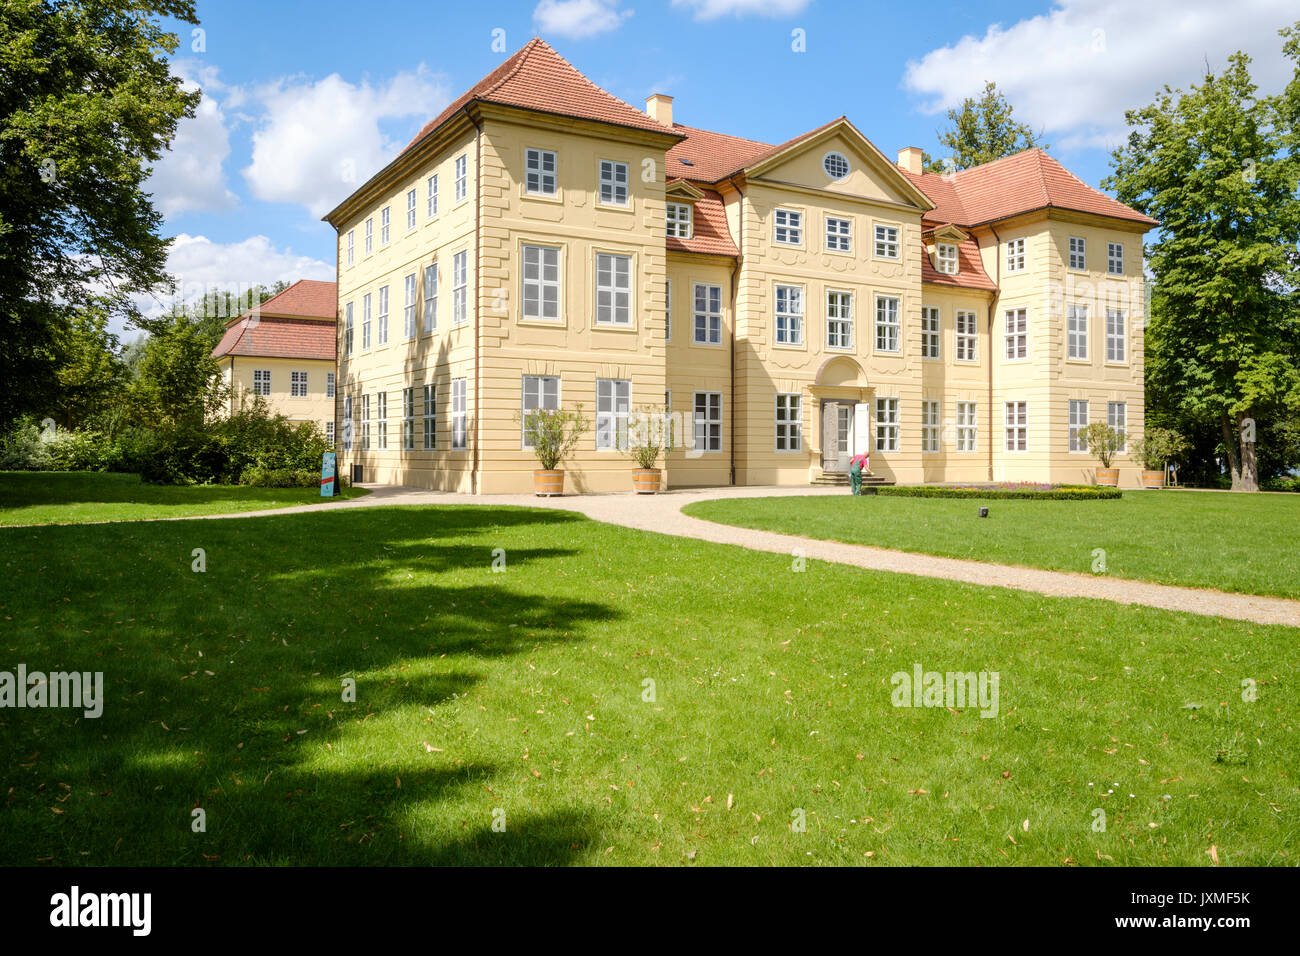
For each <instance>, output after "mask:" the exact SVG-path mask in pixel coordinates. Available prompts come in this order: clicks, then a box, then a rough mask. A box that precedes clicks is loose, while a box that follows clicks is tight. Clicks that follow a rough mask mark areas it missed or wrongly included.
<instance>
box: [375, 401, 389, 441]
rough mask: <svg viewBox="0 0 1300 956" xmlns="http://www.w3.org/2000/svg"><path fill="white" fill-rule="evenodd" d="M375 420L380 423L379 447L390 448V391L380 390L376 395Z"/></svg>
mask: <svg viewBox="0 0 1300 956" xmlns="http://www.w3.org/2000/svg"><path fill="white" fill-rule="evenodd" d="M375 398H376V402H375V420H376V423H377V424H378V425H379V447H380V449H381V450H384V451H386V450H387V449H388V393H387V392H380V393H379V394H378V395H376V396H375Z"/></svg>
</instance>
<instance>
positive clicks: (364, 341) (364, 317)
mask: <svg viewBox="0 0 1300 956" xmlns="http://www.w3.org/2000/svg"><path fill="white" fill-rule="evenodd" d="M370 311H371V299H370V293H369V292H367V293H366V294H365V295H363V296H362V297H361V351H363V352H364V351H366V350H367V349H369V348H370Z"/></svg>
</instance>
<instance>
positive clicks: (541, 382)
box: [520, 375, 560, 448]
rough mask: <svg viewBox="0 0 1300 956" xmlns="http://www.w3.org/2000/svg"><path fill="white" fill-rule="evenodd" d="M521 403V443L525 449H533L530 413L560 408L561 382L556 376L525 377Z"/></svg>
mask: <svg viewBox="0 0 1300 956" xmlns="http://www.w3.org/2000/svg"><path fill="white" fill-rule="evenodd" d="M523 392H524V393H523V400H522V403H521V415H520V418H521V421H520V441H521V442H522V444H523V447H524V448H532V447H533V439H532V435H531V434H530V432H529V428H528V413H529V412H531V411H533V410H534V409H539V408H540V409H547V410H551V411H554V410H556V409H558V408H559V407H560V380H559V378H558V377H556V376H554V375H525V376H524V385H523Z"/></svg>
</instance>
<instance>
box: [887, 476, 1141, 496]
mask: <svg viewBox="0 0 1300 956" xmlns="http://www.w3.org/2000/svg"><path fill="white" fill-rule="evenodd" d="M864 490H866V489H864ZM874 490H875V493H876V494H878V495H892V496H893V497H896V498H1026V499H1037V500H1040V501H1095V500H1105V499H1111V498H1122V497H1123V496H1124V493H1123V492H1122V491H1120V490H1119V489H1118V488H1106V487H1102V486H1099V485H1052V484H1045V483H1041V482H1032V481H1022V482H1001V483H1000V484H994V485H897V486H893V487H890V486H886V487H883V488H876V489H874Z"/></svg>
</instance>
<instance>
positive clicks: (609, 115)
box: [402, 37, 673, 153]
mask: <svg viewBox="0 0 1300 956" xmlns="http://www.w3.org/2000/svg"><path fill="white" fill-rule="evenodd" d="M475 101H478V102H483V103H497V104H499V105H501V106H515V107H519V108H521V109H527V110H537V111H539V112H543V113H555V114H557V115H560V116H573V117H577V118H579V119H588V120H595V121H596V122H599V123H612V124H614V125H615V126H626V127H630V128H632V129H641V130H648V131H652V132H655V133H663V134H665V135H669V136H671V135H673V131H672V130H670V129H668V128H667V127H666V126H664V125H662V124H660V123H659V122H658V121H657V120H654V119H651V118H650V117H649V116H647V115H646V114H645V113H643V112H642V111H641V110H639V109H637V108H636V107H635V106H632V105H630V104H628V103H625V102H623V101H622V100H620V99H619V98H618V97H617V96H615V95H614V94H613V93H609V92H607V91H606V90H603V89H601V88H600V87H599V86H597V85H596V84H595V83H593V82H591V80H589V79H587V78H586V77H585V76H583V75H582V73H581V72H579V71H578V69H577V68H576V67H575V66H573V64H571V63H570V62H569V61H568V60H566V59H565V58H564V57H562V56H560V54H558V53H556V52H555V50H554V49H553V48H552V47H551V46H550V44H548V43H547V42H546V41H545V40H542V39H540V38H539V37H534V38H533V39H531V40H529V41H528V43H526V44H525V45H524V46H523V47H522V48H521V49H519V50H518V51H516V52H515V53H514V54H512V55H511V56H509V57H507V58H506V60H505V61H504V62H502V64H501V65H500V66H498V67H497V68H496V69H495V70H493V71H492V72H491V73H489V74H488V75H487V76H485V77H483V79H481V80H479V81H478V82H477V83H475V84H474V85H473V86H471V87H470V88H469V89H468V90H466V91H465V92H464V93H462V94H461V95H460V96H458V97H457V98H456V99H455V100H453V101H452V103H451V105H450V106H448V107H447V108H446V109H445V110H443V111H442V112H441V113H439V114H438V116H436V117H435V118H434V119H433V120H432V121H430V122H429V123H426V124H425V125H424V128H423V129H421V130H420V132H419V133H417V134H416V135H415V138H414V139H413V140H411V142H410V143H408V144H407V145H406V149H403V150H402V152H403V153H405V152H406V151H407V150H409V149H410V148H411V147H412V146H414V145H415V144H416V143H418V142H420V140H422V139H424V138H425V137H426V136H428V135H429V134H430V133H432V132H433V131H434V130H436V129H437V128H438V127H440V126H442V125H443V124H444V123H446V122H447V121H448V120H449V119H451V118H452V117H453V116H454V115H456V113H458V112H460V111H461V110H462V109H464V108H465V107H466V106H468V105H469V104H470V103H472V102H475Z"/></svg>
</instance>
